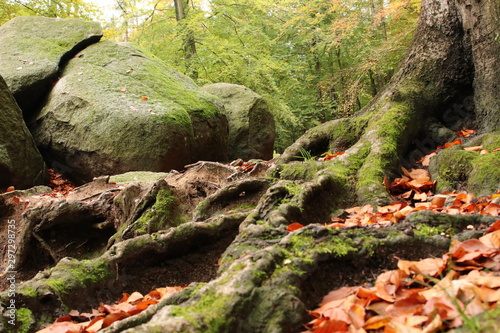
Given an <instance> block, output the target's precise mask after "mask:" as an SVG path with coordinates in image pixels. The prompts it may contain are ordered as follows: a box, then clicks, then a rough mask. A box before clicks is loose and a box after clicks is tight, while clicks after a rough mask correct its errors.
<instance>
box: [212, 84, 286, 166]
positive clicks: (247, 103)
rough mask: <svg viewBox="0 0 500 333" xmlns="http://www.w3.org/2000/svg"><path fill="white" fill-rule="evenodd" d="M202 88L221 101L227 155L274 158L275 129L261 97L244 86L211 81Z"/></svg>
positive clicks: (233, 156)
mask: <svg viewBox="0 0 500 333" xmlns="http://www.w3.org/2000/svg"><path fill="white" fill-rule="evenodd" d="M203 89H204V90H205V91H207V92H209V93H211V94H213V95H215V96H217V97H219V98H220V99H221V100H222V103H223V105H224V108H225V110H226V115H227V117H228V121H229V158H230V159H237V158H242V159H244V160H249V159H254V158H256V159H265V160H268V159H271V158H272V157H273V150H274V140H275V138H276V128H275V124H274V117H273V115H272V113H271V112H270V111H269V107H268V105H267V103H266V101H265V100H264V99H263V98H262V96H260V95H258V94H257V93H255V92H253V91H252V90H250V89H248V88H247V87H245V86H241V85H237V84H230V83H214V84H210V85H207V86H205V87H203Z"/></svg>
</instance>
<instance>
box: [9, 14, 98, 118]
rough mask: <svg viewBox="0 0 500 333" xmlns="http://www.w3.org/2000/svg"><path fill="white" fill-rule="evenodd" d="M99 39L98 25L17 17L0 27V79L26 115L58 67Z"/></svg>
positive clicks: (40, 97) (68, 20) (67, 20)
mask: <svg viewBox="0 0 500 333" xmlns="http://www.w3.org/2000/svg"><path fill="white" fill-rule="evenodd" d="M101 37H102V29H101V26H100V25H99V23H97V22H89V21H84V20H80V19H58V18H48V17H16V18H14V19H12V20H10V21H9V22H7V23H5V24H4V25H2V26H1V27H0V45H2V47H1V48H0V75H2V76H3V77H4V79H5V81H6V82H7V85H8V86H9V88H10V89H11V91H12V93H13V95H14V97H15V98H16V100H17V102H18V104H19V106H20V107H21V109H22V110H23V112H24V114H25V115H28V114H31V113H32V112H33V111H34V109H36V108H37V106H38V103H40V102H41V101H42V100H43V98H44V96H45V94H46V93H47V92H48V91H49V89H50V88H51V87H52V85H51V83H53V82H55V81H56V80H57V75H58V72H59V70H60V66H61V64H63V63H64V62H66V61H67V60H68V59H70V58H71V57H72V56H73V55H74V54H75V53H76V52H78V51H79V50H81V49H83V48H84V47H85V46H87V45H89V44H92V43H95V42H97V41H98V40H99V39H100V38H101Z"/></svg>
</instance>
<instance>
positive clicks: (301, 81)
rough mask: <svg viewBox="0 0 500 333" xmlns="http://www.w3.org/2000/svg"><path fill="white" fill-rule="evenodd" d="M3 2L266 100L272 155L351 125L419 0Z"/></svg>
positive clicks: (16, 12)
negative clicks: (89, 23) (333, 126)
mask: <svg viewBox="0 0 500 333" xmlns="http://www.w3.org/2000/svg"><path fill="white" fill-rule="evenodd" d="M100 3H101V4H100V5H97V4H96V3H94V2H92V1H90V0H88V1H82V0H57V1H56V0H36V1H33V0H32V1H26V0H0V25H1V24H3V23H5V22H6V21H8V20H10V19H12V18H13V17H16V16H47V17H61V18H68V17H80V18H84V19H91V20H96V21H100V22H101V23H102V25H103V27H104V29H105V38H107V39H111V40H114V41H117V42H129V41H130V42H134V43H136V44H138V45H140V46H141V47H142V48H143V49H144V50H145V51H149V52H150V53H152V54H154V55H155V56H156V57H158V58H160V59H162V60H163V61H165V62H167V63H169V64H171V65H173V66H174V67H176V68H177V69H179V70H180V71H181V72H183V73H185V74H187V75H189V76H190V77H191V78H192V79H194V80H195V81H196V82H197V84H198V85H200V86H203V85H206V84H210V83H215V82H228V83H234V84H241V85H244V86H246V87H248V88H250V89H252V90H254V91H255V92H257V93H259V94H261V95H262V96H264V98H265V99H266V100H267V102H268V104H269V105H270V108H271V110H272V112H273V113H274V116H275V119H276V124H277V140H276V145H275V149H276V152H278V153H280V152H282V151H283V150H284V149H285V148H286V147H288V146H289V145H290V144H292V143H293V142H294V141H295V140H296V139H297V138H299V137H300V136H301V135H302V134H303V133H304V132H305V131H306V130H307V129H309V128H311V127H313V126H316V125H318V124H320V123H324V122H326V121H329V120H332V119H336V118H340V117H345V116H350V115H352V114H353V113H354V112H356V111H357V110H359V109H361V108H362V107H363V106H364V105H366V104H367V103H368V102H369V101H370V100H371V98H372V97H373V96H375V95H376V94H377V92H379V91H380V90H381V89H382V88H383V87H384V85H385V84H386V83H387V82H388V80H389V79H390V77H391V76H392V74H393V73H394V72H395V69H396V66H397V64H398V62H399V60H400V59H401V58H402V56H403V55H404V54H405V52H406V50H407V49H408V47H409V46H410V43H411V41H412V38H413V35H414V32H415V28H416V25H417V18H418V15H419V11H420V1H419V0H238V1H236V0H175V1H174V0H153V1H150V0H115V1H113V2H111V1H110V3H112V5H110V6H108V7H103V6H102V4H103V3H106V2H102V1H100Z"/></svg>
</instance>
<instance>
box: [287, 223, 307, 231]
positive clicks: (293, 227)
mask: <svg viewBox="0 0 500 333" xmlns="http://www.w3.org/2000/svg"><path fill="white" fill-rule="evenodd" d="M303 227H304V225H302V224H300V223H298V222H293V223H292V224H289V225H288V227H286V231H290V232H292V231H295V230H299V229H301V228H303Z"/></svg>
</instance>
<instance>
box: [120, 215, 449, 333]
mask: <svg viewBox="0 0 500 333" xmlns="http://www.w3.org/2000/svg"><path fill="white" fill-rule="evenodd" d="M264 228H265V227H264V226H259V225H249V226H247V227H246V228H243V229H244V230H242V231H241V237H240V238H239V239H238V240H237V241H235V242H234V243H233V244H232V245H231V246H230V248H228V250H227V251H226V254H225V256H224V257H223V262H225V263H224V264H223V266H222V267H223V269H222V271H221V272H220V274H219V276H218V277H217V278H216V279H215V280H212V281H211V282H209V283H208V284H206V285H205V286H203V287H202V288H200V289H199V290H198V291H197V292H196V293H195V294H194V296H193V297H192V298H190V299H189V300H187V301H186V302H184V303H181V304H178V305H170V306H165V307H163V308H162V309H159V310H158V311H157V313H156V314H155V315H153V317H151V319H150V320H149V321H148V322H147V323H145V324H142V325H140V326H137V327H134V328H130V329H128V330H125V331H124V332H127V333H132V332H157V331H158V332H159V331H163V332H165V331H168V332H204V333H205V332H217V333H224V332H252V333H258V332H266V333H269V332H294V331H297V330H298V329H300V327H301V325H302V324H304V323H305V322H307V321H308V314H307V306H306V303H308V304H310V305H315V304H317V302H319V300H320V297H321V296H322V295H314V300H312V301H311V299H310V297H311V294H310V292H305V290H306V289H308V285H307V284H308V283H311V284H312V285H315V286H317V285H318V283H320V284H322V285H323V287H326V289H325V290H322V291H325V292H327V291H328V290H329V288H330V287H331V289H333V288H334V287H336V286H338V284H336V283H337V281H336V280H335V279H331V280H328V279H323V278H322V277H321V278H318V279H317V281H313V280H314V279H315V278H314V276H315V273H316V272H317V271H319V272H321V271H322V268H323V267H322V265H323V263H326V262H329V263H333V265H334V266H335V265H337V266H335V269H337V270H342V269H343V268H344V266H353V265H354V266H356V265H358V264H359V265H360V269H361V270H364V269H365V268H366V267H364V263H367V262H370V261H371V260H372V259H373V258H375V257H377V258H375V259H373V260H374V262H378V261H380V260H388V259H387V258H388V253H391V255H393V254H397V255H399V256H401V257H402V258H411V259H416V258H418V257H422V256H427V255H429V251H430V252H432V253H435V254H439V253H443V252H445V251H446V250H447V247H448V245H449V239H445V238H439V236H438V238H439V239H433V240H431V241H430V243H429V244H427V243H426V241H425V240H422V239H416V238H413V237H409V236H406V235H405V234H404V233H403V231H401V230H396V229H390V228H387V229H379V230H375V229H363V230H361V229H350V230H348V231H343V232H340V231H339V230H336V229H331V228H327V227H324V226H321V225H317V224H313V225H309V226H307V227H305V228H302V229H300V230H298V231H296V232H293V233H285V236H284V237H282V236H281V237H280V236H278V234H281V232H279V231H278V233H277V234H276V235H275V236H277V238H275V239H265V238H266V235H267V236H269V235H271V233H265V232H264V230H263V229H264ZM267 229H269V228H267ZM417 243H419V244H424V245H422V246H415V245H416V244H417ZM245 249H246V250H245ZM390 257H391V258H392V256H390ZM234 258H236V259H235V260H233V259H234ZM361 267H362V268H361ZM367 274H369V273H367ZM320 280H321V281H320ZM328 285H329V286H328ZM312 289H314V288H312ZM113 332H116V331H113Z"/></svg>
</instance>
